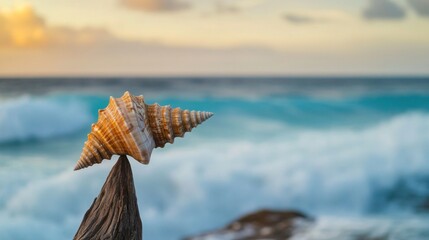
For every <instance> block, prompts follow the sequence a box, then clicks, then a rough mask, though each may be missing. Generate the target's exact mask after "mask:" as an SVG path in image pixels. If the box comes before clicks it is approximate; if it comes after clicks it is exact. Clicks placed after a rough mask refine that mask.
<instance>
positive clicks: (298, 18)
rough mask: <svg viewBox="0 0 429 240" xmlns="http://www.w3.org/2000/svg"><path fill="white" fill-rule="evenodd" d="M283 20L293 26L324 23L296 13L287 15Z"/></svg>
mask: <svg viewBox="0 0 429 240" xmlns="http://www.w3.org/2000/svg"><path fill="white" fill-rule="evenodd" d="M283 18H284V20H285V21H287V22H290V23H293V24H308V23H315V22H321V21H323V20H322V19H318V18H313V17H310V16H307V15H302V14H296V13H286V14H285V15H284V16H283Z"/></svg>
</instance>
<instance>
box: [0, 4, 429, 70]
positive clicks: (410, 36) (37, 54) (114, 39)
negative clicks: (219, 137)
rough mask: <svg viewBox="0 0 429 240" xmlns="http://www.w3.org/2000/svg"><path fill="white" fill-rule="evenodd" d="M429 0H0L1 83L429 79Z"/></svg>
mask: <svg viewBox="0 0 429 240" xmlns="http://www.w3.org/2000/svg"><path fill="white" fill-rule="evenodd" d="M428 66H429V0H360V1H358V0H348V1H344V0H91V1H87V0H62V1H58V0H33V1H29V0H1V2H0V76H192V75H195V76H212V75H213V76H235V75H241V76H243V75H244V76H254V75H427V74H429V67H428Z"/></svg>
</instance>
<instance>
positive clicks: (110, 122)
mask: <svg viewBox="0 0 429 240" xmlns="http://www.w3.org/2000/svg"><path fill="white" fill-rule="evenodd" d="M212 115H213V113H211V112H200V111H189V110H181V109H180V108H171V107H170V106H168V105H167V106H160V105H159V104H156V103H155V104H151V105H148V104H145V102H144V98H143V96H133V95H131V94H130V93H129V92H125V94H124V95H123V96H122V97H121V98H113V97H110V101H109V105H108V106H107V107H106V108H105V109H101V110H99V111H98V121H97V123H95V124H93V125H92V128H91V132H90V133H89V134H88V140H87V141H86V142H85V144H84V147H83V150H82V153H81V156H80V159H79V161H78V162H77V164H76V167H75V170H79V169H82V168H85V167H89V166H92V165H93V164H96V163H101V162H102V161H103V160H104V159H111V157H112V155H114V154H117V155H130V156H132V157H133V158H134V159H136V160H137V161H139V162H141V163H143V164H148V163H149V161H150V156H151V154H152V150H153V149H154V148H157V147H161V148H162V147H164V146H165V144H166V143H167V142H169V143H173V142H174V138H176V137H183V136H184V134H185V133H186V132H190V131H191V130H192V129H193V128H195V127H196V126H198V125H199V124H201V123H202V122H204V121H205V120H207V119H208V118H210V117H211V116H212Z"/></svg>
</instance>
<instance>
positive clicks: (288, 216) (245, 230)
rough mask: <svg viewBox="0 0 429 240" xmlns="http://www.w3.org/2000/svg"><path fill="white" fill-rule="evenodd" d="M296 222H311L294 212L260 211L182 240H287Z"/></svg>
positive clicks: (306, 217)
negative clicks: (217, 228)
mask: <svg viewBox="0 0 429 240" xmlns="http://www.w3.org/2000/svg"><path fill="white" fill-rule="evenodd" d="M296 220H302V221H308V222H309V221H313V219H311V218H310V217H308V216H306V215H304V214H302V213H300V212H296V211H274V210H260V211H257V212H254V213H251V214H248V215H245V216H243V217H241V218H239V219H237V220H235V221H233V222H232V223H230V224H228V225H227V226H226V227H224V228H223V229H219V230H215V231H211V232H207V233H204V234H201V235H198V236H194V237H188V238H185V239H184V240H205V239H216V238H219V239H222V240H226V239H230V240H250V239H265V240H268V239H276V240H278V239H289V238H290V237H291V236H292V234H293V231H294V228H295V222H296Z"/></svg>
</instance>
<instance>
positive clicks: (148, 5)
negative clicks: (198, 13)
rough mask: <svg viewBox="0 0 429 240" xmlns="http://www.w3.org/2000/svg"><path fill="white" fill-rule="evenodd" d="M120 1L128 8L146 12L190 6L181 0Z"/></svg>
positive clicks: (180, 8)
mask: <svg viewBox="0 0 429 240" xmlns="http://www.w3.org/2000/svg"><path fill="white" fill-rule="evenodd" d="M120 3H121V4H122V5H123V6H125V7H127V8H130V9H134V10H139V11H146V12H163V11H178V10H184V9H187V8H189V7H190V4H189V3H187V2H184V1H181V0H120Z"/></svg>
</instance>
